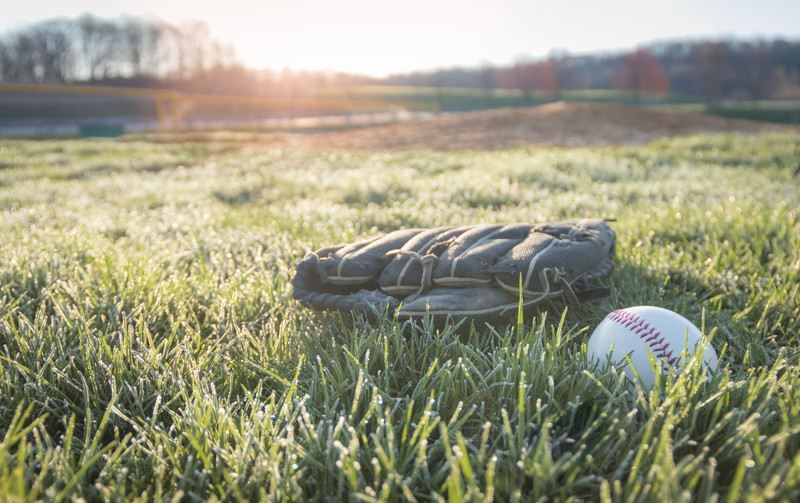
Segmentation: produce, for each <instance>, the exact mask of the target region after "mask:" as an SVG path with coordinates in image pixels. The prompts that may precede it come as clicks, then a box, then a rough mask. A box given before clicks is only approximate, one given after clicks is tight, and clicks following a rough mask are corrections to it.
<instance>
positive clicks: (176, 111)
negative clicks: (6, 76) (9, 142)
mask: <svg viewBox="0 0 800 503" xmlns="http://www.w3.org/2000/svg"><path fill="white" fill-rule="evenodd" d="M2 93H12V94H14V93H16V94H17V95H31V94H36V95H39V94H44V95H51V96H60V97H63V98H68V97H70V96H77V95H83V96H89V97H106V98H133V99H137V100H148V101H151V102H153V103H155V115H156V118H157V122H158V129H159V130H161V131H179V130H181V129H183V127H184V126H185V125H186V120H185V119H186V116H187V114H189V113H190V112H191V111H192V110H196V109H197V108H198V107H206V109H208V108H213V107H217V108H218V107H220V106H223V107H229V108H230V107H234V108H235V109H236V112H235V113H236V114H238V115H247V110H253V109H258V110H261V111H271V112H272V113H273V114H274V115H276V116H284V117H286V116H289V117H291V118H296V117H299V116H301V115H304V116H308V115H309V114H313V113H316V114H320V115H322V114H326V113H327V114H333V115H336V116H340V117H341V116H345V117H347V116H349V115H350V114H353V113H379V112H384V114H383V115H382V117H389V118H391V116H387V115H386V114H385V112H391V113H393V114H397V113H399V112H401V111H405V112H430V113H439V106H438V105H437V104H434V103H417V102H387V101H367V100H337V99H304V98H296V99H292V98H273V97H262V96H226V95H204V94H188V93H181V92H178V91H176V90H172V89H143V88H130V87H108V86H67V85H63V86H61V85H38V84H37V85H33V84H8V83H0V95H2ZM229 114H230V113H229ZM306 122H308V121H306ZM328 122H330V123H336V122H337V121H328ZM338 122H341V121H338ZM214 123H215V124H217V125H218V126H219V125H220V124H221V123H224V121H216V122H214ZM279 123H280V122H279V121H277V122H276V121H272V122H270V124H279Z"/></svg>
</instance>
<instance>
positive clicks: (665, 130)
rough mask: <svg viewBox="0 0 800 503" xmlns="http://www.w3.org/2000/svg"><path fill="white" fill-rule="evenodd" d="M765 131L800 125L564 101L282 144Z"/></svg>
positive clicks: (594, 139) (472, 146)
mask: <svg viewBox="0 0 800 503" xmlns="http://www.w3.org/2000/svg"><path fill="white" fill-rule="evenodd" d="M764 131H793V132H796V133H798V134H800V127H798V126H788V125H780V124H772V123H766V122H756V121H747V120H739V119H725V118H722V117H714V116H710V115H701V114H690V113H682V112H675V111H668V110H659V109H653V108H643V107H634V106H626V105H612V104H598V103H565V102H558V103H550V104H547V105H542V106H538V107H531V108H502V109H495V110H486V111H478V112H465V113H455V114H448V115H443V116H441V117H436V118H433V119H426V120H417V121H409V122H401V123H396V124H391V125H387V126H376V127H369V128H363V129H356V130H349V131H338V132H334V133H322V134H316V135H308V136H299V137H293V138H289V139H286V140H284V141H283V142H282V143H284V144H287V145H288V146H295V147H311V148H344V149H363V150H413V149H423V150H499V149H507V148H514V147H520V146H524V145H549V146H561V147H590V146H608V145H626V144H636V143H646V142H648V141H651V140H655V139H657V138H661V137H671V136H685V135H692V134H699V133H711V134H714V133H742V134H753V133H759V132H764Z"/></svg>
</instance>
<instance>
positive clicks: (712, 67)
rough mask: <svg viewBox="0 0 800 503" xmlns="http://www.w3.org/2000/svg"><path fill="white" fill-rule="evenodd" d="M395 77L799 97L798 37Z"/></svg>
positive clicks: (673, 45) (433, 82)
mask: <svg viewBox="0 0 800 503" xmlns="http://www.w3.org/2000/svg"><path fill="white" fill-rule="evenodd" d="M384 82H385V83H388V84H395V85H417V86H419V85H426V86H457V87H472V88H482V89H486V90H491V89H495V88H503V89H518V90H520V91H521V92H522V93H523V95H524V96H529V95H531V94H532V93H534V92H538V93H542V94H545V95H551V96H558V95H559V94H560V92H561V91H562V90H564V89H571V90H572V89H619V90H625V91H631V92H632V93H633V95H634V96H636V97H637V98H638V97H644V96H652V95H660V94H665V93H674V94H678V95H682V96H683V98H685V99H695V100H698V101H704V102H707V103H715V102H720V101H724V100H765V99H800V41H787V40H782V39H776V40H758V41H746V40H702V41H673V42H661V43H655V44H649V45H646V46H642V47H640V48H638V49H635V50H632V51H629V52H621V53H606V54H588V55H571V54H568V53H564V52H561V53H554V54H552V55H551V56H549V57H547V58H544V59H539V60H534V59H533V58H530V57H519V58H517V60H516V61H515V63H514V64H512V65H508V66H503V67H493V66H491V65H484V66H483V67H481V68H473V69H469V68H453V69H446V70H439V71H435V72H416V73H410V74H402V75H393V76H390V77H388V78H387V79H385V80H384Z"/></svg>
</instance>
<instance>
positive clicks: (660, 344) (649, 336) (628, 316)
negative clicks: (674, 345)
mask: <svg viewBox="0 0 800 503" xmlns="http://www.w3.org/2000/svg"><path fill="white" fill-rule="evenodd" d="M608 319H609V320H611V321H613V322H615V323H619V324H620V325H622V326H623V327H625V328H627V329H629V330H630V331H631V332H633V333H634V334H636V335H638V336H639V338H640V339H642V340H643V341H644V342H645V343H646V344H647V345H648V346H650V349H651V350H652V351H653V354H654V355H655V357H656V358H661V359H664V360H666V362H667V363H669V364H670V365H674V364H675V362H676V361H678V357H676V356H672V353H673V351H669V352H667V350H668V349H669V343H667V342H664V337H662V336H661V332H657V331H656V327H651V326H650V324H649V323H647V322H646V321H644V320H643V319H641V318H639V317H638V316H637V315H635V314H633V313H629V312H627V311H623V310H621V309H617V310H615V311H614V312H612V313H611V314H609V315H608Z"/></svg>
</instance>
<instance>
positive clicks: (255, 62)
mask: <svg viewBox="0 0 800 503" xmlns="http://www.w3.org/2000/svg"><path fill="white" fill-rule="evenodd" d="M2 10H3V14H2V16H1V17H0V33H2V32H4V31H6V30H10V29H14V28H18V27H21V26H24V25H25V24H28V23H32V22H36V21H41V20H44V19H51V18H55V17H62V16H66V17H76V16H79V15H80V14H82V13H85V12H91V13H93V14H95V15H98V16H101V17H117V16H119V15H122V14H130V15H148V16H154V17H157V18H159V19H162V20H164V21H167V22H169V23H172V24H176V25H179V24H181V23H183V22H189V21H197V20H199V21H204V22H206V23H207V24H208V26H209V28H210V31H211V36H212V37H213V38H215V39H217V40H219V41H221V42H224V43H228V44H231V45H233V47H234V48H235V49H236V54H237V55H238V57H239V59H240V60H241V61H242V63H244V64H245V65H247V66H249V67H252V68H271V69H274V70H280V69H283V68H294V69H307V70H334V71H344V72H353V73H362V74H367V75H372V76H376V77H382V76H386V75H388V74H391V73H403V72H410V71H415V70H431V69H435V68H450V67H455V66H467V67H476V66H480V65H482V64H493V65H502V64H508V63H511V62H513V61H514V60H515V59H519V58H521V57H530V58H534V59H535V58H540V57H545V56H546V55H547V54H550V53H551V52H553V51H567V52H569V53H573V54H575V53H578V54H581V53H589V52H600V51H616V50H622V49H629V48H634V47H636V46H637V45H640V44H643V43H647V42H652V41H660V40H672V39H686V38H692V39H698V38H719V37H740V38H754V37H764V38H773V37H778V36H780V37H787V38H793V39H797V38H800V23H799V22H798V20H800V1H798V0H757V1H753V0H649V1H647V0H645V1H642V0H605V1H600V0H550V1H541V0H393V1H386V0H281V1H279V0H260V1H259V0H222V1H213V2H198V1H197V0H70V1H69V2H65V1H64V0H26V1H14V2H6V5H4V6H3V9H2Z"/></svg>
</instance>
